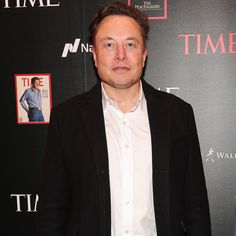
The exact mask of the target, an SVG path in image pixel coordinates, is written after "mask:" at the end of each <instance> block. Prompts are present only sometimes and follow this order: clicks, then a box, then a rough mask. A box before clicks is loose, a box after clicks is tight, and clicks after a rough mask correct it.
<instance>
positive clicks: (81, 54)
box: [0, 0, 236, 236]
mask: <svg viewBox="0 0 236 236" xmlns="http://www.w3.org/2000/svg"><path fill="white" fill-rule="evenodd" d="M108 2H110V1H106V0H96V1H94V0H79V1H78V0H1V1H0V19H1V20H0V26H1V28H0V29H1V34H0V35H1V36H0V42H1V51H0V53H1V70H0V79H1V96H2V98H1V102H2V103H1V104H2V106H1V108H2V110H1V118H2V127H1V136H2V139H1V140H2V141H1V144H2V145H1V180H2V184H1V215H2V216H3V218H2V219H3V220H1V227H0V231H1V235H9V236H13V235H24V236H32V235H35V219H36V217H37V205H38V202H39V201H40V196H39V194H38V191H39V176H40V172H41V163H42V158H43V152H44V147H45V139H46V135H47V125H48V122H49V116H50V110H51V107H52V106H54V105H56V104H58V103H60V102H62V101H64V100H65V99H67V98H69V97H72V96H74V95H76V94H79V93H82V92H85V91H87V90H88V89H90V88H91V87H92V86H93V85H94V84H95V83H96V82H97V78H96V76H95V73H94V66H93V62H92V57H91V45H90V44H89V40H88V25H89V23H90V21H91V19H92V17H93V16H94V14H95V12H96V10H97V9H98V7H100V6H102V5H103V4H106V3H108ZM124 2H128V3H129V4H131V5H134V6H135V7H137V8H139V9H141V10H142V11H145V12H146V13H147V14H148V16H149V22H150V28H151V31H150V39H149V42H148V50H149V53H148V61H147V65H146V71H145V79H146V81H148V82H149V83H150V84H151V85H153V86H154V87H155V88H158V89H160V90H163V91H166V92H168V93H173V94H175V95H176V96H179V97H180V98H183V99H184V100H186V101H187V102H189V103H191V104H192V106H193V109H194V112H195V116H196V123H197V128H198V132H199V139H200V145H201V152H202V161H203V164H204V169H205V175H206V182H207V187H208V194H209V200H210V210H211V220H212V228H213V236H231V235H232V229H233V215H234V211H235V202H236V129H235V124H236V1H234V0H224V1H222V0H198V1H196V0H178V1H176V0H168V1H167V0H146V1H143V0H124ZM33 77H38V78H39V80H38V81H37V83H38V86H39V88H40V90H41V98H42V104H41V107H42V113H43V116H44V121H39V122H31V121H29V120H28V116H27V112H26V110H25V109H24V108H23V107H24V106H22V105H23V103H24V99H22V96H23V94H25V91H26V90H27V89H28V88H30V86H31V79H32V78H33ZM25 96H26V95H25ZM25 96H23V97H25Z"/></svg>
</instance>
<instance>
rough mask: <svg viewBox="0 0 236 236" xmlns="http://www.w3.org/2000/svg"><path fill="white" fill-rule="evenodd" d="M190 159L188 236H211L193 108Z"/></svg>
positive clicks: (188, 173) (190, 125)
mask: <svg viewBox="0 0 236 236" xmlns="http://www.w3.org/2000/svg"><path fill="white" fill-rule="evenodd" d="M188 132H189V150H188V152H189V158H188V170H187V174H186V185H185V186H186V187H185V216H186V228H187V232H188V234H187V235H188V236H211V222H210V210H209V202H208V196H207V188H206V182H205V176H204V170H203V164H202V157H201V151H200V145H199V140H198V135H197V129H196V123H195V119H194V114H193V110H192V107H191V106H189V114H188Z"/></svg>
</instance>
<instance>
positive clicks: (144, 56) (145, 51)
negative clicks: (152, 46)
mask: <svg viewBox="0 0 236 236" xmlns="http://www.w3.org/2000/svg"><path fill="white" fill-rule="evenodd" d="M146 59H147V49H146V48H145V49H144V51H143V67H144V66H145V62H146Z"/></svg>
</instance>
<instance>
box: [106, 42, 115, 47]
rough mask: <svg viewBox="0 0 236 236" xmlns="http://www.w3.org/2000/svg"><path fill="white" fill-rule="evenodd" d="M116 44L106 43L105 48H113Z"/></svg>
mask: <svg viewBox="0 0 236 236" xmlns="http://www.w3.org/2000/svg"><path fill="white" fill-rule="evenodd" d="M113 47H114V44H113V43H105V48H113Z"/></svg>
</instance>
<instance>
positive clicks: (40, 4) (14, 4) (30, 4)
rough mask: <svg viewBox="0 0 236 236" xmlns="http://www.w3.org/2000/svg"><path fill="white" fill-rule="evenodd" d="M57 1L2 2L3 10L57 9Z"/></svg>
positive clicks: (23, 0) (26, 0) (27, 0)
mask: <svg viewBox="0 0 236 236" xmlns="http://www.w3.org/2000/svg"><path fill="white" fill-rule="evenodd" d="M59 6H60V1H59V0H4V1H3V8H27V7H59Z"/></svg>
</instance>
